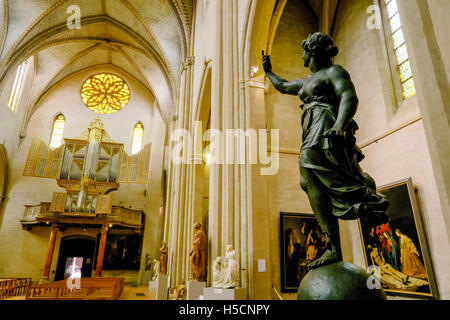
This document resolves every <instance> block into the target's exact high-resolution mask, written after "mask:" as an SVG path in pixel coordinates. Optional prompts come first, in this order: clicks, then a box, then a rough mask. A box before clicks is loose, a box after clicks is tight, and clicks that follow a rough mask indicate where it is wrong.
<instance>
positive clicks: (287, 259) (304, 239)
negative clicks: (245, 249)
mask: <svg viewBox="0 0 450 320" xmlns="http://www.w3.org/2000/svg"><path fill="white" fill-rule="evenodd" d="M326 246H327V241H326V237H325V235H324V234H323V233H322V230H321V229H320V227H319V224H318V223H317V219H316V218H315V217H314V216H313V215H311V214H296V213H286V212H281V213H280V249H281V251H280V253H281V254H280V257H281V272H280V273H281V292H297V289H298V286H299V284H300V282H301V281H302V279H303V278H304V276H305V275H306V273H307V272H308V264H309V263H310V262H312V261H313V260H315V259H316V258H317V257H319V256H320V255H321V254H322V253H323V252H324V251H325V248H326Z"/></svg>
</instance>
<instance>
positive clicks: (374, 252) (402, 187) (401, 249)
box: [359, 178, 438, 299]
mask: <svg viewBox="0 0 450 320" xmlns="http://www.w3.org/2000/svg"><path fill="white" fill-rule="evenodd" d="M378 192H380V193H382V194H384V195H385V196H386V197H387V198H388V200H389V208H388V210H387V214H388V216H389V222H388V223H385V224H382V225H379V226H376V227H370V226H368V225H366V224H364V223H362V222H361V220H359V227H360V232H361V239H362V245H363V249H364V257H365V260H366V265H367V267H368V268H369V269H372V270H376V273H377V275H378V277H379V279H380V282H381V286H382V287H383V289H384V290H385V292H386V294H388V295H398V296H409V297H422V298H429V299H432V298H435V299H437V298H438V293H437V287H436V282H435V279H434V274H433V270H432V264H431V260H430V255H429V252H428V247H427V242H426V238H425V234H424V229H423V226H422V219H421V217H420V212H419V206H418V203H417V201H416V196H415V191H414V186H413V183H412V180H411V178H408V179H404V180H401V181H397V182H394V183H392V184H389V185H386V186H382V187H380V188H378Z"/></svg>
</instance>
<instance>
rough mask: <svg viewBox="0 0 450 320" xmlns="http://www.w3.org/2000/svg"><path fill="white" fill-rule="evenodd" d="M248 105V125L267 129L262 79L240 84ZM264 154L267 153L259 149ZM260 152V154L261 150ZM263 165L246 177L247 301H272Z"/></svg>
mask: <svg viewBox="0 0 450 320" xmlns="http://www.w3.org/2000/svg"><path fill="white" fill-rule="evenodd" d="M241 86H242V88H243V89H244V92H245V95H246V97H247V103H248V109H249V110H248V113H249V123H250V127H251V128H252V129H254V130H260V129H266V112H265V87H266V83H265V81H264V78H263V76H261V77H260V78H255V79H248V80H245V81H242V83H241ZM262 151H263V152H267V150H262ZM260 152H261V151H260ZM261 168H262V165H261V164H260V163H259V162H258V164H257V165H252V166H251V168H250V169H249V170H250V174H249V176H250V178H249V182H248V183H249V186H248V189H249V190H250V192H249V196H248V197H249V204H248V205H249V206H250V209H249V217H248V220H247V221H248V224H249V226H248V247H249V248H252V251H251V252H250V253H249V254H248V258H249V261H248V277H249V279H248V283H249V299H256V300H264V299H272V279H271V271H270V263H271V261H270V237H269V234H270V228H269V221H270V212H269V206H268V201H267V199H268V197H269V195H268V188H267V176H264V175H261ZM259 259H264V260H265V261H266V272H263V273H260V272H258V271H257V265H258V260H259Z"/></svg>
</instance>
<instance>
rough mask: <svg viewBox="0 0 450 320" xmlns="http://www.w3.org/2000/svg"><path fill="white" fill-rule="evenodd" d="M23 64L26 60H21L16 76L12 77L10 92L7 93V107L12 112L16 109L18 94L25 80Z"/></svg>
mask: <svg viewBox="0 0 450 320" xmlns="http://www.w3.org/2000/svg"><path fill="white" fill-rule="evenodd" d="M25 64H26V62H23V63H22V64H20V65H19V67H18V68H17V72H16V77H15V78H14V83H13V86H12V90H11V94H10V95H9V100H8V107H9V108H10V109H11V111H12V112H16V111H17V107H18V104H19V98H20V94H21V93H22V88H23V83H24V82H25Z"/></svg>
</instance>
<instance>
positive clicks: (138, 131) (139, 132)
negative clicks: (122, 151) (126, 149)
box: [131, 122, 144, 154]
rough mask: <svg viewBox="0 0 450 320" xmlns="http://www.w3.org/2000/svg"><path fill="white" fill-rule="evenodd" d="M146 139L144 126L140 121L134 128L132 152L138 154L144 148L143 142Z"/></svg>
mask: <svg viewBox="0 0 450 320" xmlns="http://www.w3.org/2000/svg"><path fill="white" fill-rule="evenodd" d="M143 141H144V126H143V125H142V123H140V122H138V123H136V125H135V126H134V129H133V142H132V147H131V154H136V153H138V152H139V151H141V149H142V142H143Z"/></svg>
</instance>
